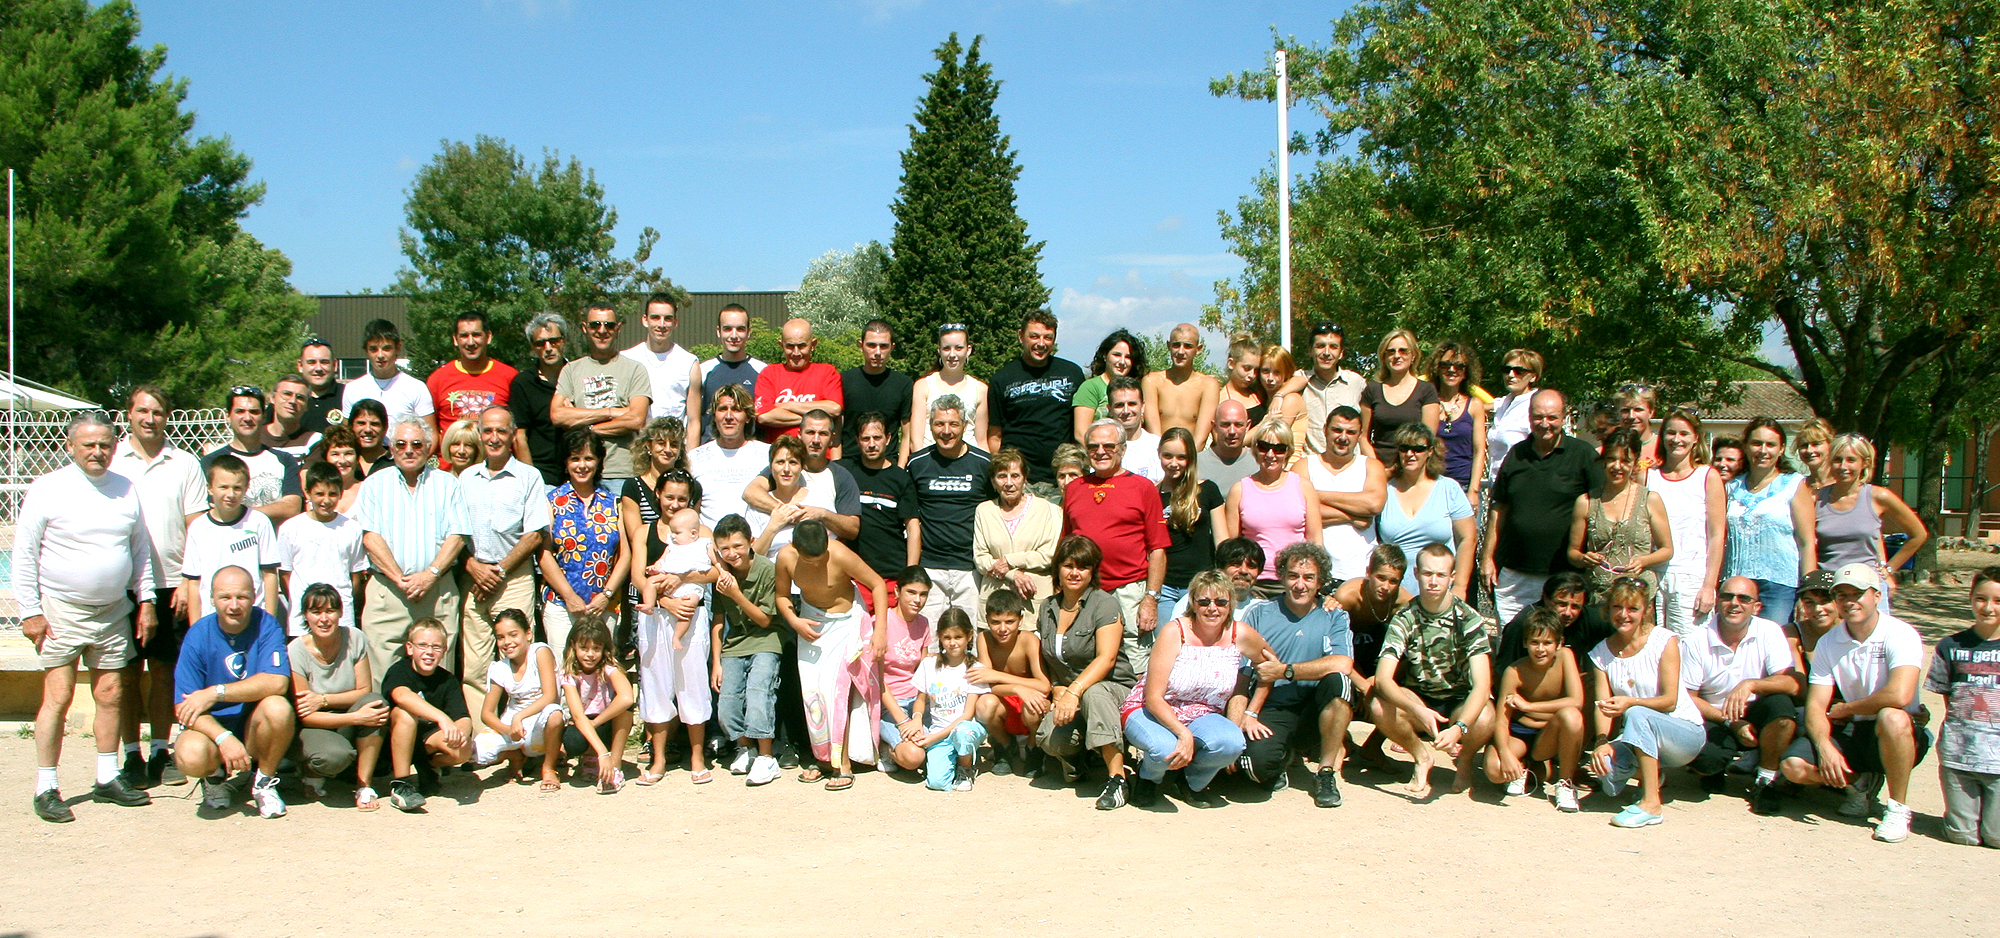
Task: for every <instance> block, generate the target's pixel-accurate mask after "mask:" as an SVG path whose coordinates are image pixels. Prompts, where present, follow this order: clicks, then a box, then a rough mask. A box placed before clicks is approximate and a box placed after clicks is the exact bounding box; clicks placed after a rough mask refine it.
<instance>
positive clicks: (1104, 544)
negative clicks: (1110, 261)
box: [1063, 419, 1167, 674]
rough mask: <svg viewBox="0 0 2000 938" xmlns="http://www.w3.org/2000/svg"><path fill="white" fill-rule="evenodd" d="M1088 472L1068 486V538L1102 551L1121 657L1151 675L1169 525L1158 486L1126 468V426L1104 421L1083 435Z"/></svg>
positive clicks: (1100, 573) (1102, 576)
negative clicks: (1119, 621)
mask: <svg viewBox="0 0 2000 938" xmlns="http://www.w3.org/2000/svg"><path fill="white" fill-rule="evenodd" d="M1083 448H1084V452H1085V454H1086V455H1087V456H1088V457H1089V459H1090V474H1089V475H1087V476H1084V477H1082V478H1079V479H1074V480H1071V482H1070V484H1069V487H1067V488H1065V489H1063V536H1064V537H1068V536H1070V535H1071V534H1076V533H1083V534H1085V535H1086V536H1088V537H1089V538H1090V539H1091V540H1093V541H1096V542H1097V546H1098V548H1099V549H1100V550H1102V551H1103V552H1104V563H1103V564H1101V565H1099V566H1098V568H1097V577H1098V581H1099V585H1100V586H1102V587H1103V588H1104V589H1106V590H1108V591H1110V593H1111V595H1113V596H1116V597H1118V609H1119V612H1120V613H1121V614H1122V617H1123V618H1124V620H1125V646H1124V649H1123V654H1124V655H1125V660H1126V661H1127V663H1129V664H1131V665H1132V673H1134V674H1144V673H1146V662H1147V659H1148V658H1150V657H1151V656H1152V651H1153V628H1154V626H1156V625H1158V624H1159V617H1160V610H1159V605H1160V583H1161V582H1162V581H1164V580H1165V579H1166V576H1167V522H1166V516H1165V512H1164V510H1163V508H1162V506H1161V503H1160V490H1159V488H1158V487H1157V486H1155V485H1154V484H1153V483H1152V482H1150V481H1148V480H1147V479H1146V477H1145V476H1141V475H1134V474H1133V473H1130V472H1127V471H1126V470H1125V469H1124V468H1123V467H1122V466H1121V465H1120V463H1121V462H1122V461H1123V460H1124V458H1125V429H1124V428H1123V427H1121V426H1119V424H1118V421H1116V420H1109V419H1106V420H1099V421H1098V422H1096V423H1094V424H1091V425H1090V429H1089V430H1088V431H1086V432H1085V433H1084V447H1083Z"/></svg>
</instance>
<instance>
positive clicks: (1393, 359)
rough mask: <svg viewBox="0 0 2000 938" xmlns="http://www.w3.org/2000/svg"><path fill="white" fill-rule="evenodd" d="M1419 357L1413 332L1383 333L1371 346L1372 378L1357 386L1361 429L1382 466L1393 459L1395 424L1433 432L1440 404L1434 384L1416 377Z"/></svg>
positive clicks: (1436, 424)
mask: <svg viewBox="0 0 2000 938" xmlns="http://www.w3.org/2000/svg"><path fill="white" fill-rule="evenodd" d="M1422 357H1423V350H1422V349H1421V348H1419V347H1418V346H1417V334H1416V333H1414V332H1411V331H1410V330H1408V329H1397V330H1395V331H1392V332H1390V333H1389V334H1388V335H1385V336H1383V337H1382V344H1381V345H1380V346H1377V347H1376V349H1375V363H1376V364H1375V377H1374V378H1373V379H1370V380H1369V382H1368V383H1367V385H1365V386H1363V387H1362V389H1361V432H1362V434H1363V436H1364V437H1365V438H1366V439H1367V440H1368V446H1369V450H1368V451H1369V452H1370V453H1372V454H1374V456H1375V458H1377V459H1380V460H1382V463H1383V465H1388V464H1389V463H1391V462H1393V461H1394V459H1395V449H1396V428H1397V427H1400V426H1402V425H1404V424H1406V423H1421V424H1423V425H1424V426H1426V427H1428V428H1430V431H1431V432H1432V433H1436V432H1437V428H1438V420H1439V418H1440V417H1441V416H1442V415H1443V406H1442V405H1441V404H1439V403H1438V392H1437V386H1436V385H1433V384H1431V383H1430V382H1429V381H1425V380H1424V379H1422V378H1419V377H1417V370H1416V369H1417V361H1418V360H1419V359H1420V358H1422Z"/></svg>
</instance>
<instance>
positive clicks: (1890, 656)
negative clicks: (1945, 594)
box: [1810, 612, 1924, 720]
mask: <svg viewBox="0 0 2000 938" xmlns="http://www.w3.org/2000/svg"><path fill="white" fill-rule="evenodd" d="M1905 667H1908V668H1916V669H1918V670H1919V671H1922V670H1923V667H1924V638H1923V636H1921V635H1918V634H1917V630H1916V629H1913V628H1911V627H1910V624H1909V623H1908V622H1904V621H1903V620H1901V619H1898V618H1896V617H1895V616H1892V615H1890V614H1888V613H1886V612H1884V613H1881V614H1879V615H1878V616H1877V618H1876V621H1875V630H1874V631H1872V632H1869V633H1868V638H1867V639H1866V640H1864V641H1859V642H1857V641H1855V640H1854V637H1853V636H1852V635H1850V634H1848V631H1847V623H1845V622H1842V623H1841V624H1839V625H1836V626H1834V627H1833V629H1832V630H1831V631H1829V632H1827V633H1826V635H1825V636H1824V637H1822V638H1821V639H1820V640H1819V645H1818V647H1816V648H1814V649H1813V656H1812V676H1811V678H1810V680H1811V681H1812V683H1814V684H1818V685H1822V686H1824V685H1827V684H1831V685H1833V686H1834V687H1836V688H1839V690H1840V697H1841V699H1842V700H1860V699H1861V698H1863V697H1866V696H1868V695H1869V694H1873V693H1875V692H1876V691H1878V690H1881V689H1882V688H1883V687H1884V686H1886V685H1887V684H1888V683H1889V672H1891V671H1893V670H1895V669H1897V668H1905ZM1921 676H1922V675H1921V674H1920V675H1919V677H1921ZM1922 697H1923V695H1922V694H1911V695H1910V704H1909V706H1907V707H1904V708H1903V709H1905V710H1908V711H1909V712H1911V713H1916V712H1918V710H1919V709H1920V708H1921V707H1922V706H1923V704H1922ZM1855 719H1857V720H1873V719H1875V715H1874V714H1872V713H1871V714H1868V715H1867V716H1860V715H1856V716H1855Z"/></svg>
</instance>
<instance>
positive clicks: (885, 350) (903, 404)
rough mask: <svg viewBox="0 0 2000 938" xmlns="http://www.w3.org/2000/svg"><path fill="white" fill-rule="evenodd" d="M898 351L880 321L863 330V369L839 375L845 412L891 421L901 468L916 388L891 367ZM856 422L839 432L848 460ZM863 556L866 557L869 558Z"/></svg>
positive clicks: (893, 455)
mask: <svg viewBox="0 0 2000 938" xmlns="http://www.w3.org/2000/svg"><path fill="white" fill-rule="evenodd" d="M895 349H896V341H895V338H894V334H893V333H891V332H890V331H889V324H888V323H886V322H883V321H882V320H880V319H877V320H874V321H873V322H870V323H869V324H868V325H867V326H866V327H864V328H863V329H862V330H861V367H859V368H849V369H847V370H846V371H843V372H841V373H840V396H841V398H842V403H841V410H842V412H843V413H848V414H866V413H871V412H872V413H878V414H881V415H882V416H884V417H887V418H888V423H887V424H886V426H887V427H888V430H889V448H888V450H887V452H886V455H887V456H888V459H889V461H890V462H892V463H895V464H896V465H899V466H900V465H903V464H905V463H908V462H909V461H910V451H909V449H908V446H907V444H906V443H905V442H904V440H903V424H904V423H906V422H908V421H909V419H910V394H911V392H912V391H914V390H915V389H916V386H915V383H914V382H912V381H911V380H910V376H909V375H906V374H904V373H902V372H900V371H896V370H895V369H892V368H890V367H889V353H890V352H893V351H895ZM856 423H858V421H854V420H849V421H847V425H846V426H845V427H843V428H842V429H841V431H840V455H841V456H842V457H843V458H846V459H853V458H855V456H856V455H857V453H858V451H857V450H856V449H855V446H856V440H855V438H856V436H857V435H858V434H859V433H860V431H861V428H860V427H858V426H856ZM862 556H863V557H864V558H865V557H866V556H867V555H866V554H863V555H862ZM870 566H871V567H872V566H873V564H872V563H871V564H870ZM899 569H900V568H899ZM875 572H876V573H881V574H882V576H883V578H884V579H888V578H889V574H888V573H884V572H883V571H882V570H880V569H877V570H876V571H875Z"/></svg>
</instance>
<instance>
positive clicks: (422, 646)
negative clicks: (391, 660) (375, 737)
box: [382, 618, 472, 811]
mask: <svg viewBox="0 0 2000 938" xmlns="http://www.w3.org/2000/svg"><path fill="white" fill-rule="evenodd" d="M449 643H450V640H449V639H447V638H446V637H445V632H444V626H443V625H440V624H439V623H438V620H436V619H431V618H423V619H418V620H417V621H415V622H412V623H410V628H409V631H407V632H405V633H404V634H403V657H401V658H398V659H397V660H396V663H395V664H392V665H390V666H389V673H388V674H386V675H384V676H383V678H382V696H383V697H384V698H387V699H388V701H389V703H390V704H392V705H393V706H394V707H395V708H396V709H395V710H393V711H390V713H389V764H390V766H391V768H392V769H393V771H394V772H395V774H394V776H393V777H392V778H391V779H390V781H389V804H390V806H392V807H394V808H395V809H396V810H398V811H415V810H417V809H418V808H421V807H423V806H424V796H425V795H426V794H436V793H437V768H436V767H437V766H440V765H457V764H459V763H461V762H464V761H465V760H467V759H470V758H472V719H471V717H470V715H469V714H467V712H466V709H465V694H464V692H463V691H461V690H460V689H459V685H458V677H457V676H456V675H454V674H452V673H451V671H450V670H448V669H446V668H445V667H444V666H443V665H442V664H441V662H442V661H443V660H444V653H445V651H446V647H447V646H448V645H449ZM419 752H421V753H422V754H423V756H424V757H423V758H421V759H419V758H417V755H418V753H419ZM427 789H428V790H427Z"/></svg>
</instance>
